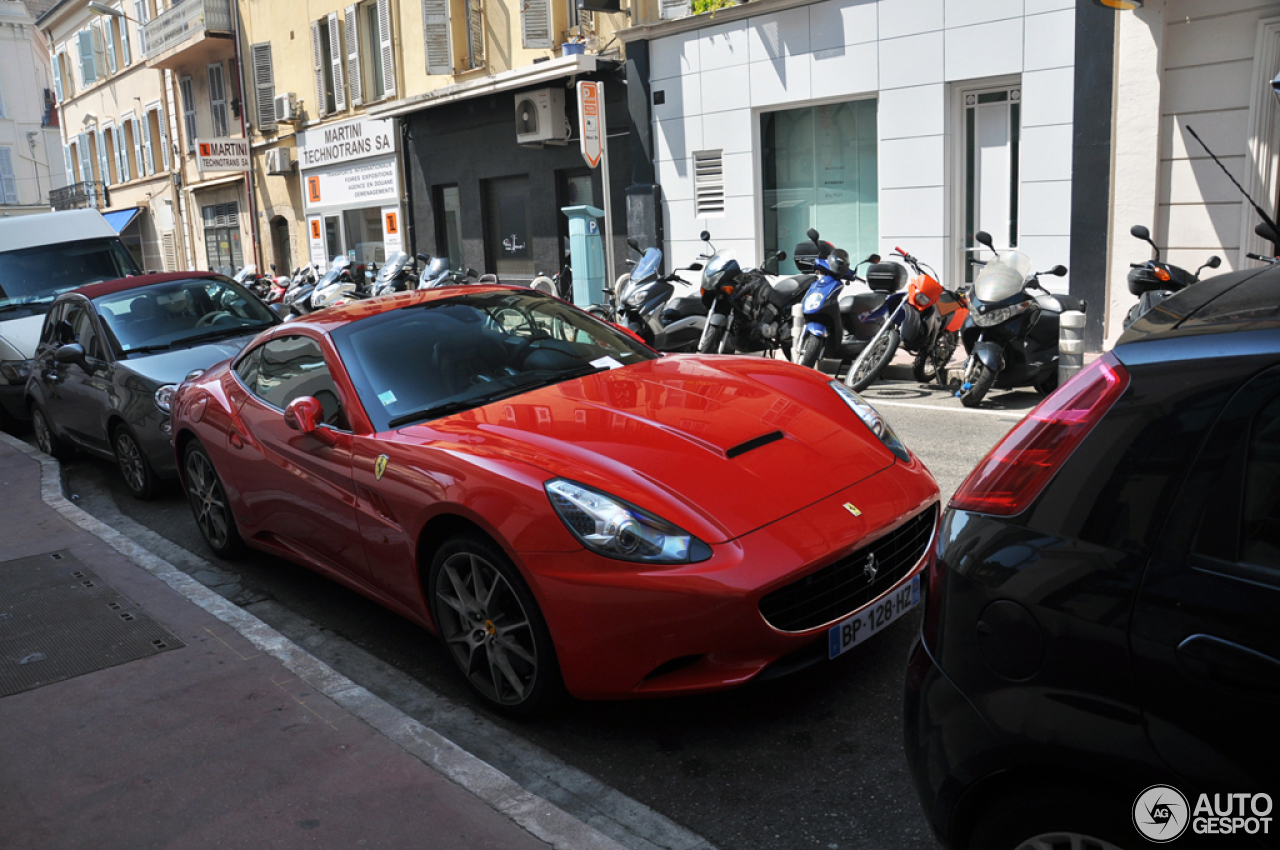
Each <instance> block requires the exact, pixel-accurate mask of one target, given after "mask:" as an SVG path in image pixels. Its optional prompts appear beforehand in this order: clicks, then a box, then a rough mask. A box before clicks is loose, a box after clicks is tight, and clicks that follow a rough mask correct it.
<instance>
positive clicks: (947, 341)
mask: <svg viewBox="0 0 1280 850" xmlns="http://www.w3.org/2000/svg"><path fill="white" fill-rule="evenodd" d="M959 343H960V335H959V334H958V333H956V332H955V331H942V332H941V333H940V334H938V335H937V336H936V337H935V338H934V340H933V342H932V343H930V344H929V345H927V346H925V347H924V348H922V349H920V353H919V354H917V355H916V359H915V362H913V363H912V364H911V376H912V377H913V378H915V379H916V380H917V381H919V382H920V383H922V384H927V383H929V382H930V381H932V380H934V379H935V378H936V379H937V381H938V385H939V386H942V387H945V386H946V385H947V364H948V363H950V362H951V357H952V356H953V355H954V354H955V353H956V347H957V346H958V345H959Z"/></svg>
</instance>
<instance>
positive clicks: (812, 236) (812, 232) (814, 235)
mask: <svg viewBox="0 0 1280 850" xmlns="http://www.w3.org/2000/svg"><path fill="white" fill-rule="evenodd" d="M804 235H805V236H808V237H809V241H810V242H814V243H816V242H817V241H818V239H819V238H820V237H819V236H818V231H817V230H816V229H814V228H812V227H810V228H809V229H808V230H807V231H805V234H804Z"/></svg>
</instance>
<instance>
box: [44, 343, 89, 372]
mask: <svg viewBox="0 0 1280 850" xmlns="http://www.w3.org/2000/svg"><path fill="white" fill-rule="evenodd" d="M53 359H54V361H55V362H58V363H62V364H65V365H70V364H72V363H75V364H76V365H77V366H79V367H80V368H81V369H83V370H84V371H85V372H86V373H89V374H92V373H93V370H92V369H90V368H89V360H88V358H86V357H85V354H84V346H83V345H81V344H80V343H78V342H69V343H67V344H66V345H63V346H60V347H59V348H58V350H56V351H54V352H53Z"/></svg>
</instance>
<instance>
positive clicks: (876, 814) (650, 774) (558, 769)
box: [64, 381, 1037, 850]
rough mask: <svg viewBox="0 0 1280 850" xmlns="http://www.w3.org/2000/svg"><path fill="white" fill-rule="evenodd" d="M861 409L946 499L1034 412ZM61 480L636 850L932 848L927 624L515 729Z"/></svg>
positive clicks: (317, 599)
mask: <svg viewBox="0 0 1280 850" xmlns="http://www.w3.org/2000/svg"><path fill="white" fill-rule="evenodd" d="M865 395H866V397H867V398H868V399H870V400H872V401H873V402H874V403H875V404H877V406H878V407H879V408H880V410H881V413H882V414H884V416H885V417H886V418H887V419H888V421H889V422H890V424H891V425H892V426H893V427H894V429H895V430H896V431H897V432H898V434H899V436H900V437H901V438H902V439H903V441H904V442H905V443H906V444H907V445H908V446H909V447H910V448H911V449H912V450H913V451H915V452H916V453H917V454H918V455H919V456H920V457H921V458H922V459H923V460H924V461H925V463H926V465H928V467H929V468H930V470H932V471H933V473H934V475H935V477H936V478H937V479H938V482H939V485H940V487H941V489H942V492H943V494H944V501H945V497H946V496H949V495H950V494H951V493H952V492H953V491H954V490H955V488H956V487H957V486H958V485H959V484H960V482H961V481H962V480H963V478H964V476H965V475H966V474H967V473H968V471H969V470H970V469H971V468H972V467H973V465H974V464H975V463H976V462H977V461H978V460H979V459H980V458H981V457H982V456H983V455H984V454H985V453H986V452H987V451H988V450H989V449H990V447H991V446H992V445H993V444H994V443H995V442H996V441H997V440H998V439H999V438H1000V437H1001V436H1002V435H1003V434H1004V433H1005V432H1006V431H1007V430H1008V429H1009V428H1010V427H1011V426H1012V425H1013V424H1014V423H1015V422H1016V421H1017V420H1018V419H1019V418H1020V417H1021V416H1022V415H1023V413H1025V412H1026V410H1028V409H1030V407H1032V406H1033V405H1034V403H1035V402H1036V401H1037V399H1036V397H1035V395H1034V394H1032V393H1018V392H1015V393H999V392H997V393H993V395H992V397H991V399H990V402H989V405H988V407H987V409H986V410H984V411H968V410H965V409H963V408H962V407H961V406H960V404H959V402H958V401H956V400H955V399H953V398H950V397H949V396H947V395H946V394H945V393H942V392H940V391H938V390H936V389H930V388H923V387H921V386H920V385H918V384H915V383H914V382H910V381H889V382H885V383H882V384H879V385H877V386H874V387H872V388H871V389H869V390H868V391H867V392H866V393H865ZM64 470H65V471H64V476H65V484H66V487H67V490H68V492H69V494H70V495H72V496H73V497H74V498H76V500H77V502H78V503H79V504H80V505H81V506H82V507H83V508H85V509H86V510H88V511H89V512H90V513H92V514H95V515H97V516H98V517H100V518H102V519H104V520H105V521H107V522H109V523H110V524H113V525H114V526H115V527H116V528H118V529H120V530H121V531H123V532H124V533H126V534H128V535H130V536H132V537H134V538H135V539H137V540H138V541H139V542H141V543H142V544H143V545H144V546H147V547H148V548H151V549H152V550H153V551H156V552H157V554H160V555H161V556H162V557H165V558H167V559H168V560H170V561H171V562H173V563H174V564H175V565H177V566H179V567H180V568H182V569H184V570H186V571H187V572H189V573H191V574H192V575H193V576H194V577H195V578H197V579H198V580H200V581H202V582H203V583H205V584H206V585H209V586H210V587H212V588H214V589H215V590H217V591H218V592H219V593H222V594H223V595H224V596H226V597H228V598H230V599H232V600H233V601H235V602H237V603H238V604H240V605H242V606H243V607H245V608H247V609H248V610H250V611H252V612H253V613H255V614H256V615H257V616H259V617H260V618H261V619H263V620H264V621H266V622H268V623H269V624H271V625H272V626H274V627H275V628H276V629H278V630H279V631H281V632H282V633H284V634H285V635H287V636H288V637H290V638H291V639H293V640H294V641H295V642H297V643H299V644H301V645H303V646H305V647H306V648H307V649H308V650H309V651H311V652H312V653H313V654H315V655H316V656H317V657H320V658H321V659H322V660H324V661H326V662H327V663H329V664H330V665H332V666H334V667H335V668H337V669H338V670H339V671H340V672H342V673H343V674H345V675H347V676H348V677H350V678H351V679H353V680H355V681H357V682H359V683H360V684H362V685H364V686H365V687H367V688H369V689H370V690H372V691H374V692H375V693H377V694H378V695H379V696H381V697H383V698H384V699H387V700H388V701H390V702H391V703H393V704H395V705H396V706H397V707H399V708H400V709H401V710H402V711H404V712H406V713H407V714H409V715H411V716H413V717H415V718H417V719H419V720H421V721H422V722H424V723H426V724H427V725H430V726H432V727H434V728H436V729H437V730H439V731H440V732H441V734H444V735H446V736H447V737H450V738H451V739H452V740H454V741H455V742H456V743H458V744H459V745H461V746H463V747H464V748H466V749H468V750H470V751H471V752H473V753H475V754H476V755H478V756H480V757H481V758H484V759H485V760H486V761H488V762H490V763H492V764H494V765H495V766H497V767H498V768H499V769H501V770H503V771H505V772H507V773H508V774H509V775H511V776H512V777H513V778H514V779H516V781H518V782H520V783H521V784H523V785H524V786H525V787H527V788H528V789H529V790H531V791H533V792H534V793H537V794H540V795H541V796H544V797H546V798H547V799H550V800H551V801H552V802H555V803H556V804H557V805H560V806H561V807H562V808H564V809H566V810H568V811H570V812H571V813H573V814H575V815H576V816H578V817H579V818H581V819H583V820H586V821H588V822H591V823H592V824H593V825H595V826H597V828H600V829H601V830H602V831H605V832H606V833H608V834H610V835H612V836H613V837H615V838H616V839H618V840H620V841H622V842H623V843H624V844H626V845H628V846H630V847H634V848H643V849H644V850H648V848H656V847H663V848H693V847H705V846H706V844H707V843H709V844H710V845H713V846H715V847H719V848H744V849H745V848H751V850H756V848H779V850H782V848H786V850H798V848H820V850H844V848H877V850H879V848H926V847H930V848H931V847H936V846H937V845H936V843H935V842H934V840H933V839H932V836H931V835H930V833H929V830H928V827H927V826H926V824H925V822H924V819H923V816H922V815H921V813H920V807H919V804H918V802H917V800H916V796H915V791H914V788H913V786H912V784H911V781H910V777H909V775H908V773H907V769H906V764H905V761H904V758H903V755H902V744H901V686H902V671H903V664H904V661H905V659H906V655H907V651H908V649H909V647H910V645H911V641H912V639H913V637H914V635H915V632H916V631H917V630H918V628H919V616H918V615H917V614H913V615H909V616H908V617H907V618H904V620H902V621H900V622H898V623H896V624H894V625H893V626H892V627H891V628H889V629H888V630H887V631H885V632H883V633H882V634H880V635H879V636H877V637H876V638H875V639H874V640H871V641H868V642H867V643H865V644H863V645H861V646H859V647H857V648H855V649H854V650H853V651H851V652H849V653H847V654H846V655H844V656H842V657H841V658H840V659H838V660H836V661H834V662H831V663H823V664H820V665H817V666H814V667H811V668H809V669H807V670H805V671H802V672H800V673H797V674H795V675H792V676H790V677H787V678H784V679H780V680H775V681H772V682H766V683H760V684H757V685H752V686H748V687H745V688H741V689H739V690H736V691H732V692H729V693H725V694H718V695H713V696H704V697H691V698H680V699H666V700H648V701H637V702H622V703H580V702H575V703H570V704H569V705H567V706H565V707H564V708H563V709H562V710H560V711H559V712H558V713H556V714H555V715H554V716H553V717H548V718H543V719H539V720H536V721H526V722H513V721H509V720H507V719H505V718H502V717H500V716H498V715H491V714H488V713H486V712H484V711H483V710H480V709H477V708H476V704H475V702H474V700H473V699H472V698H471V697H470V695H469V693H468V692H467V691H466V688H465V686H464V685H463V684H462V682H461V681H460V679H459V677H458V676H457V675H456V674H455V672H454V671H453V669H452V667H451V665H450V662H449V660H448V659H447V657H446V656H445V654H444V652H443V650H442V649H441V648H440V647H439V646H438V645H437V643H436V642H435V640H434V639H433V638H432V637H431V636H430V635H429V634H428V633H426V632H425V631H424V630H422V629H421V628H419V627H417V626H415V625H413V624H410V623H408V622H407V621H404V620H402V619H400V618H398V617H396V616H395V615H392V614H390V613H388V612H386V611H385V610H384V609H382V608H380V607H378V606H376V605H374V604H373V603H371V602H368V601H367V600H365V599H364V598H362V597H360V596H358V595H356V594H354V593H352V592H350V591H348V590H346V589H344V588H342V587H340V586H338V585H336V584H334V583H333V582H330V581H328V580H326V579H323V578H320V577H319V576H317V575H315V574H313V573H311V572H309V571H307V570H305V569H303V568H300V567H297V566H294V565H292V564H290V563H288V562H285V561H282V560H279V559H277V558H274V557H270V556H266V555H262V554H257V553H255V554H250V555H247V556H245V557H243V558H241V559H238V560H236V561H234V562H226V561H222V560H219V559H217V558H216V557H214V556H213V555H212V554H211V553H210V552H209V551H208V550H207V549H206V548H205V547H204V545H203V542H202V540H201V538H200V536H199V532H198V531H197V529H196V527H195V525H194V523H193V522H192V521H191V516H190V512H189V509H188V507H187V505H186V503H185V501H184V500H183V499H182V497H181V494H180V493H179V492H178V491H177V490H176V488H171V489H170V490H168V491H167V492H166V493H165V495H163V496H162V497H161V498H159V499H158V500H155V501H152V502H146V503H143V502H137V501H135V500H133V499H132V498H131V497H130V496H129V495H128V493H127V491H126V490H125V488H124V486H123V484H122V483H121V482H120V480H119V476H118V473H117V472H116V470H115V468H114V466H112V465H111V464H107V463H103V462H100V461H97V460H94V459H91V458H86V457H84V456H83V455H80V456H78V457H77V458H76V459H74V460H72V461H70V462H69V463H67V464H66V465H65V466H64ZM184 550H186V551H184ZM206 559H207V560H206ZM612 789H616V791H614V790H612ZM616 792H621V794H622V795H626V796H625V797H621V796H619V795H618V793H616ZM637 803H638V804H639V805H637ZM699 836H700V837H701V838H702V839H704V840H705V842H706V843H702V842H700V841H698V838H699Z"/></svg>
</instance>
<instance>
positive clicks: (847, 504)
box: [844, 502, 862, 516]
mask: <svg viewBox="0 0 1280 850" xmlns="http://www.w3.org/2000/svg"><path fill="white" fill-rule="evenodd" d="M844 509H845V510H846V511H848V512H849V513H851V514H853V515H854V516H862V511H860V510H858V508H857V506H856V505H855V504H854V503H853V502H845V503H844Z"/></svg>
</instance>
